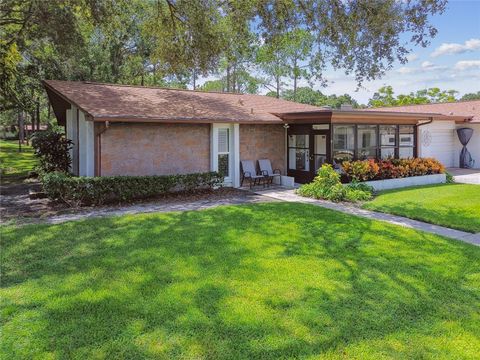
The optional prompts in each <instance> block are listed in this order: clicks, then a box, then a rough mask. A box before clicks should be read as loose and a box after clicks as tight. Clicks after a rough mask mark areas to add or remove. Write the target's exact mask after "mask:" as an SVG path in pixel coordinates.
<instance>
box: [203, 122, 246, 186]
mask: <svg viewBox="0 0 480 360" xmlns="http://www.w3.org/2000/svg"><path fill="white" fill-rule="evenodd" d="M220 129H228V135H229V136H228V147H229V149H228V152H219V151H218V132H219V130H220ZM211 134H212V136H211V147H210V149H211V161H210V162H211V170H212V171H218V156H219V155H221V154H228V155H229V156H228V166H229V169H228V174H229V176H226V177H225V179H224V183H223V185H224V186H233V187H239V186H240V155H239V153H240V148H239V125H238V124H225V123H221V124H220V123H219V124H212V131H211Z"/></svg>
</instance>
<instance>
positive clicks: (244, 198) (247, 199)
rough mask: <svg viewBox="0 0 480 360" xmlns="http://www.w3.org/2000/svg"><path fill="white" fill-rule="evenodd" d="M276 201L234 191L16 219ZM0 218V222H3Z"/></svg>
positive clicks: (43, 220) (54, 220)
mask: <svg viewBox="0 0 480 360" xmlns="http://www.w3.org/2000/svg"><path fill="white" fill-rule="evenodd" d="M270 201H278V200H275V199H273V198H271V197H265V196H261V195H257V194H255V193H253V192H250V191H244V192H243V193H235V194H232V195H225V196H224V197H218V196H211V197H207V198H205V199H200V200H193V201H192V200H185V199H179V200H177V201H161V200H159V201H158V202H150V203H143V204H134V205H125V206H115V207H108V206H106V207H98V208H90V209H88V208H80V209H78V210H71V212H69V213H65V214H57V215H45V216H43V217H37V218H36V217H25V218H22V219H18V220H17V223H18V224H19V225H23V224H32V223H33V224H38V223H40V224H60V223H64V222H66V221H74V220H83V219H89V218H90V219H91V218H99V217H105V216H121V215H132V214H145V213H153V212H171V211H190V210H202V209H208V208H213V207H217V206H221V205H239V204H246V203H258V202H270ZM2 220H3V219H0V224H2V223H4V221H2Z"/></svg>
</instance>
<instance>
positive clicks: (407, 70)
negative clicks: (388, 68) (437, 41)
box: [397, 66, 418, 75]
mask: <svg viewBox="0 0 480 360" xmlns="http://www.w3.org/2000/svg"><path fill="white" fill-rule="evenodd" d="M397 72H398V73H399V74H403V75H406V74H414V73H416V72H418V69H417V68H413V67H406V66H402V67H401V68H399V69H397Z"/></svg>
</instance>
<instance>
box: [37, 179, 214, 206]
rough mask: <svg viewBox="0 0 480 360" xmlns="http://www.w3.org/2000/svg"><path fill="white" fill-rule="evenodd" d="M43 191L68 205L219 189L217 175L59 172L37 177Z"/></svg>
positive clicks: (49, 196) (124, 200)
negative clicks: (132, 174) (39, 178)
mask: <svg viewBox="0 0 480 360" xmlns="http://www.w3.org/2000/svg"><path fill="white" fill-rule="evenodd" d="M41 180H42V185H43V191H44V192H45V194H46V195H47V196H48V198H49V199H50V200H55V201H63V202H65V203H67V204H69V205H71V206H78V205H101V204H104V203H108V202H116V201H118V202H120V201H121V202H128V201H132V200H135V199H145V198H148V197H153V196H158V195H165V194H167V193H171V192H180V191H184V192H195V191H199V190H205V189H213V188H214V187H217V186H220V185H221V183H222V182H223V177H222V176H220V174H218V173H217V172H206V173H195V174H186V175H165V176H100V177H83V176H80V177H79V176H70V175H67V174H64V173H60V172H52V173H46V174H44V175H42V177H41Z"/></svg>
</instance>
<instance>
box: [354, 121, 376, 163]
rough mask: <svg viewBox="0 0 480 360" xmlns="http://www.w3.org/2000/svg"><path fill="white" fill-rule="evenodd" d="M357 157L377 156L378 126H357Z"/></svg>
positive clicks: (369, 157) (368, 157)
mask: <svg viewBox="0 0 480 360" xmlns="http://www.w3.org/2000/svg"><path fill="white" fill-rule="evenodd" d="M357 157H358V158H359V159H361V160H364V159H374V158H376V157H377V126H376V125H358V126H357Z"/></svg>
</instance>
